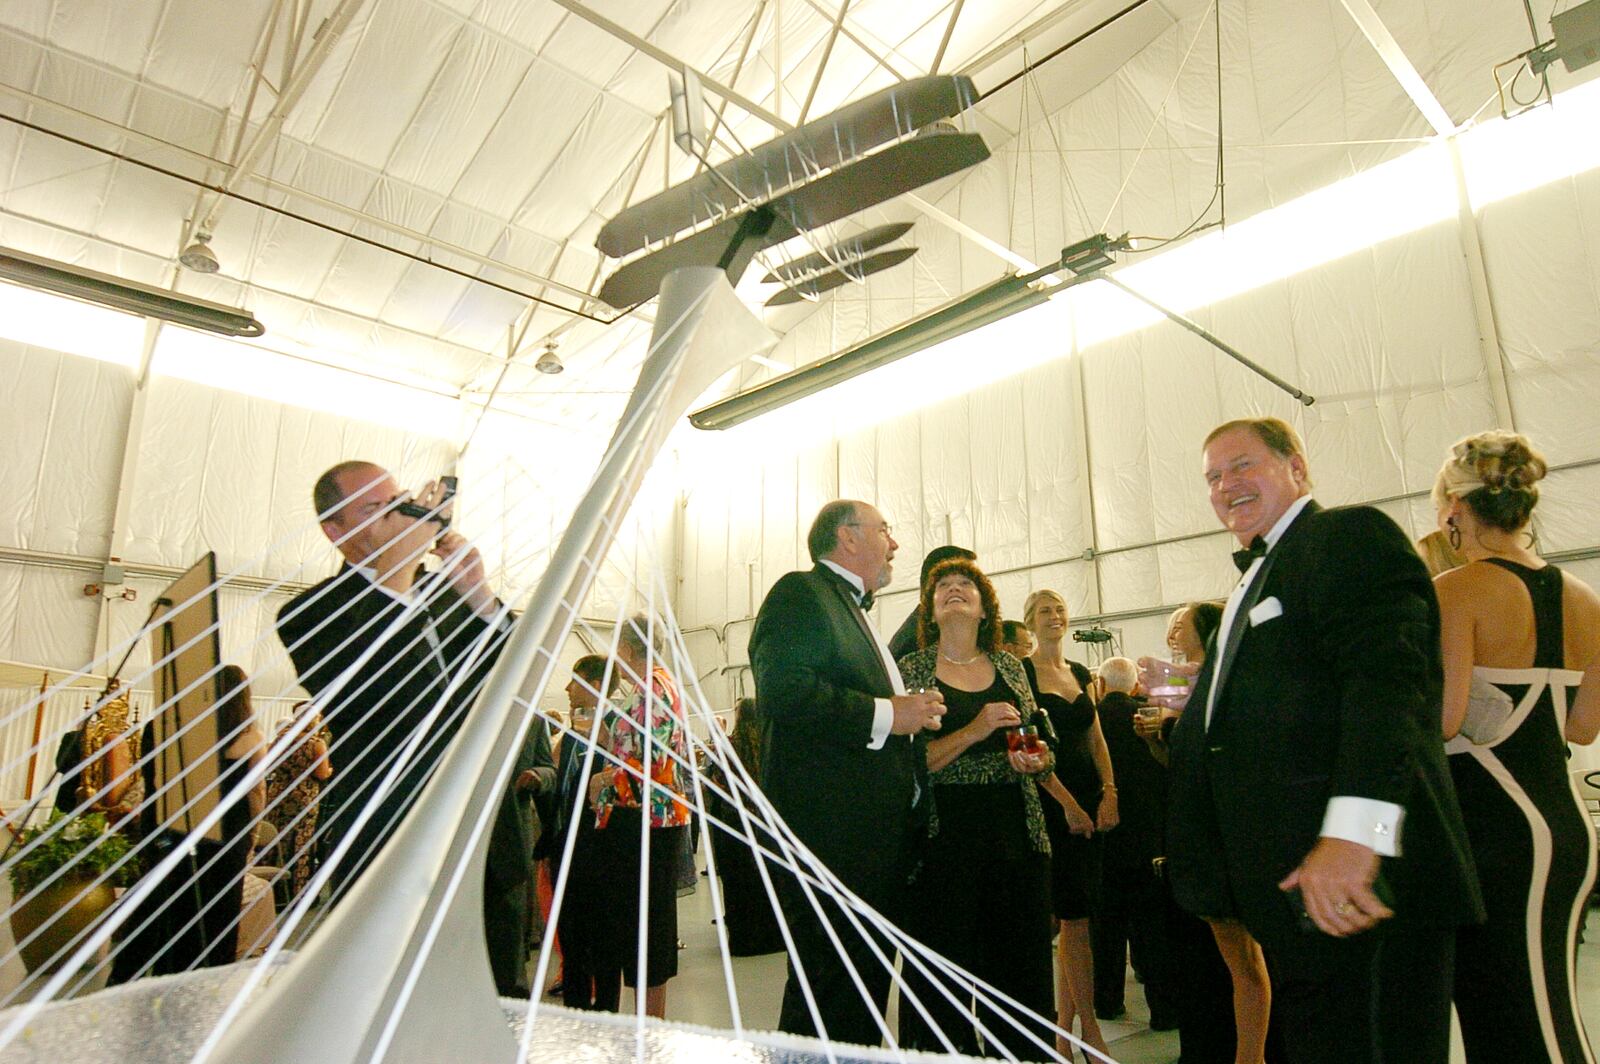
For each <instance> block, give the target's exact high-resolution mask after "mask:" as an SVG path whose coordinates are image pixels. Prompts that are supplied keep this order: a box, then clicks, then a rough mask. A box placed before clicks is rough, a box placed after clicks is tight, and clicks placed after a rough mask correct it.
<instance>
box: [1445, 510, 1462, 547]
mask: <svg viewBox="0 0 1600 1064" xmlns="http://www.w3.org/2000/svg"><path fill="white" fill-rule="evenodd" d="M1444 523H1445V524H1447V525H1449V526H1450V549H1451V550H1460V549H1461V529H1459V528H1457V527H1456V519H1455V517H1454V515H1452V516H1450V517H1447V518H1445V519H1444Z"/></svg>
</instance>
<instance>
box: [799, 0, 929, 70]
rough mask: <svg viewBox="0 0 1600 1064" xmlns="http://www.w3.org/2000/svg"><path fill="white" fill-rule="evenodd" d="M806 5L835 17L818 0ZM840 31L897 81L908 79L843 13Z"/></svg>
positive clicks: (820, 13)
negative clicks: (852, 25)
mask: <svg viewBox="0 0 1600 1064" xmlns="http://www.w3.org/2000/svg"><path fill="white" fill-rule="evenodd" d="M806 6H808V7H810V8H811V10H813V11H815V12H816V13H817V14H819V15H821V16H822V17H823V18H826V19H831V18H833V17H834V13H833V12H832V11H829V10H828V9H827V8H825V7H823V6H822V5H821V4H819V3H818V2H817V0H806ZM839 32H840V33H842V34H844V36H845V39H846V40H848V41H849V42H850V43H851V44H853V45H855V46H856V47H857V48H859V49H861V50H862V51H863V52H865V53H866V55H867V58H868V59H871V60H872V61H873V62H874V63H877V64H878V65H879V66H881V67H883V69H885V70H887V71H888V72H889V73H890V74H891V75H892V76H893V77H894V79H895V80H896V81H905V80H907V79H906V76H905V75H904V74H902V73H900V71H898V70H896V69H895V68H894V67H893V66H891V65H890V63H889V60H888V59H887V58H886V57H885V56H884V55H883V54H882V53H881V52H879V51H878V50H877V49H875V48H873V47H872V45H870V44H868V43H867V42H866V41H864V40H862V39H861V36H860V35H859V34H857V33H856V32H855V31H854V30H852V29H851V28H850V23H848V22H846V21H844V16H843V14H842V13H841V14H840V16H839Z"/></svg>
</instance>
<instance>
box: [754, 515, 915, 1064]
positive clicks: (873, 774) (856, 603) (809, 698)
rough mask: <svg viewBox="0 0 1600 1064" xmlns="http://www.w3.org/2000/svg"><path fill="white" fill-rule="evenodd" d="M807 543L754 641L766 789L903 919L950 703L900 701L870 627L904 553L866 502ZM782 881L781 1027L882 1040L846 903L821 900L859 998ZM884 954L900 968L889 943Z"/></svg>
mask: <svg viewBox="0 0 1600 1064" xmlns="http://www.w3.org/2000/svg"><path fill="white" fill-rule="evenodd" d="M806 547H807V549H808V551H809V552H810V554H811V559H812V561H813V562H815V563H816V565H815V567H814V568H812V569H810V570H806V571H801V572H793V573H789V574H787V575H785V576H783V577H782V578H780V579H779V580H778V582H777V583H776V584H774V585H773V587H772V590H771V591H769V592H768V593H767V597H766V600H765V601H764V602H763V603H762V604H761V611H760V613H759V614H758V616H757V617H756V623H755V627H754V629H752V631H751V633H750V664H751V667H752V670H753V671H754V674H755V686H756V700H757V702H758V703H759V704H760V705H761V710H762V715H763V716H764V717H765V718H766V721H767V728H768V731H767V735H766V737H765V743H764V749H763V753H762V764H761V786H762V790H763V791H765V792H766V795H767V797H768V798H770V799H771V801H772V804H773V805H774V806H775V807H776V808H777V810H778V812H779V814H781V815H782V817H783V819H784V820H785V821H786V822H787V823H788V825H789V826H790V828H792V829H793V830H794V833H795V834H796V835H797V836H798V837H799V838H800V841H801V842H803V843H804V844H805V845H806V847H807V848H808V849H810V850H811V852H812V853H814V854H816V856H817V857H818V858H819V859H820V860H821V861H822V862H823V863H824V864H826V865H827V866H828V868H829V869H830V870H831V871H832V872H833V873H834V874H835V875H836V876H838V877H839V879H840V880H841V881H842V882H843V883H844V885H845V886H846V887H848V888H849V889H850V890H851V891H852V892H853V893H855V894H856V895H857V896H859V897H860V898H861V899H862V900H864V901H866V902H867V904H869V905H871V906H872V907H873V908H874V909H876V910H877V911H878V912H880V913H883V914H885V915H886V916H888V917H889V918H890V919H895V918H896V917H897V915H898V913H899V911H900V908H901V906H902V905H903V904H904V902H905V893H906V882H907V878H908V876H909V875H910V873H911V872H912V870H913V866H914V863H915V860H916V856H917V850H916V846H917V840H918V839H920V838H921V837H922V836H923V834H925V831H926V823H927V811H928V803H927V799H928V795H929V790H928V784H927V766H926V763H925V761H924V760H923V755H922V751H921V748H920V747H919V746H918V745H917V743H916V742H915V736H916V735H917V733H918V732H921V731H922V730H923V729H925V728H927V729H937V728H938V727H939V719H940V717H942V716H943V715H944V704H943V698H942V696H941V695H940V694H939V693H938V692H937V691H931V692H916V693H912V694H908V693H906V689H905V684H904V682H903V681H902V680H901V677H900V670H899V668H898V666H896V664H895V661H894V658H893V657H891V656H890V653H889V649H888V647H887V646H886V645H885V643H884V641H883V638H882V637H881V636H880V635H879V634H878V633H877V631H876V630H875V629H873V627H872V625H871V622H870V621H869V620H868V618H867V611H868V610H870V609H871V607H872V594H873V592H875V591H877V590H879V589H880V588H882V587H884V586H885V585H886V584H888V582H889V578H890V575H891V573H892V571H893V566H892V563H893V560H894V553H895V550H896V548H897V547H898V544H896V543H895V540H894V536H893V534H892V532H891V530H890V527H889V523H888V522H887V521H885V520H884V517H883V515H882V514H881V513H879V512H878V511H877V509H876V508H875V507H873V506H871V505H869V504H867V503H864V502H856V501H852V500H849V499H839V500H835V501H834V502H830V503H828V504H827V505H826V506H824V507H823V508H822V510H821V512H819V513H818V514H817V517H816V520H815V521H814V522H813V523H812V525H811V531H810V533H809V534H808V535H807V537H806ZM773 871H776V869H773ZM776 878H777V880H778V887H779V902H780V905H781V908H782V914H783V918H784V920H785V921H786V922H787V924H788V926H789V929H790V933H791V934H792V936H793V939H794V946H795V948H794V951H793V952H791V954H790V957H789V979H788V983H787V985H786V986H785V987H784V992H783V1006H782V1012H781V1014H780V1016H779V1020H778V1026H779V1028H780V1029H782V1030H784V1031H788V1032H790V1033H793V1034H802V1035H813V1036H815V1035H819V1034H822V1033H823V1031H822V1030H819V1028H818V1024H817V1021H818V1020H820V1021H821V1026H822V1028H825V1030H826V1034H827V1037H829V1038H831V1039H833V1040H835V1041H844V1042H856V1043H861V1044H868V1045H876V1044H877V1043H878V1041H879V1040H880V1032H881V1029H882V1028H881V1026H880V1025H881V1023H882V1016H883V1010H884V1007H885V1005H886V1003H887V1001H888V992H889V982H890V976H889V971H888V969H887V968H886V966H885V965H884V963H883V962H882V961H880V960H879V959H878V958H877V957H876V956H874V953H873V949H872V946H871V944H870V943H869V942H868V941H867V940H866V939H865V938H863V937H862V936H861V935H860V934H858V933H857V932H856V931H855V930H854V928H852V927H851V925H850V923H849V921H848V920H846V919H845V918H844V916H843V914H842V913H841V912H840V910H839V908H838V906H837V905H836V904H835V903H833V902H832V901H828V900H824V897H825V895H824V893H823V892H817V898H818V902H819V904H820V905H821V907H822V912H823V913H824V914H826V919H827V921H828V923H829V924H831V925H832V927H833V929H834V932H835V933H836V934H837V935H838V936H839V940H840V942H841V944H842V946H843V953H844V954H845V955H847V956H848V957H849V960H850V963H851V964H852V965H853V966H854V967H855V969H856V972H857V973H858V974H859V976H860V978H861V980H862V983H863V984H864V985H865V986H866V988H867V994H866V995H863V994H862V992H861V991H860V990H859V989H857V987H856V984H855V981H854V980H853V979H852V978H851V976H850V972H849V970H848V968H847V967H846V965H845V961H844V959H843V957H842V956H841V953H840V950H839V949H838V948H836V947H835V946H834V944H833V941H832V939H831V938H830V937H829V936H828V934H827V931H826V929H825V928H824V927H823V924H822V920H821V918H820V917H819V916H818V913H817V910H816V909H814V908H813V907H812V904H811V902H810V900H809V899H807V898H806V896H805V895H804V893H803V892H802V891H801V890H800V888H799V886H798V884H797V883H796V882H795V880H794V879H793V878H792V877H791V876H789V875H780V876H777V877H776ZM878 947H879V949H881V950H882V951H883V952H884V954H885V956H887V957H888V958H889V959H890V960H892V959H893V956H894V951H893V950H892V949H890V948H888V947H887V946H886V945H885V944H884V943H883V942H882V941H880V942H879V943H878ZM805 986H809V988H810V990H811V996H812V1000H813V1001H814V1002H815V1006H816V1014H815V1015H813V1013H812V1010H811V1005H810V1004H809V1003H808V1001H807V999H806V995H805V992H804V990H803V987H805ZM869 999H870V1000H869Z"/></svg>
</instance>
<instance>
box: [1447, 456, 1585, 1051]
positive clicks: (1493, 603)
mask: <svg viewBox="0 0 1600 1064" xmlns="http://www.w3.org/2000/svg"><path fill="white" fill-rule="evenodd" d="M1545 471H1546V466H1545V462H1544V459H1543V458H1542V457H1540V455H1539V454H1538V453H1537V452H1535V451H1534V450H1533V448H1532V447H1531V446H1530V445H1529V443H1528V441H1527V440H1526V439H1525V438H1524V437H1522V436H1519V435H1517V434H1516V433H1512V432H1504V431H1499V430H1496V431H1492V432H1485V433H1481V434H1479V435H1477V436H1471V437H1468V438H1467V439H1464V440H1462V441H1461V442H1459V443H1457V444H1456V445H1455V447H1453V448H1452V449H1451V452H1450V456H1449V458H1448V459H1446V461H1445V464H1444V467H1443V468H1442V469H1441V470H1440V471H1439V478H1438V481H1437V482H1436V483H1435V485H1434V489H1433V501H1434V504H1435V506H1437V507H1438V513H1439V527H1440V530H1441V531H1443V532H1444V533H1445V535H1446V536H1447V537H1448V538H1449V540H1450V545H1451V546H1452V547H1454V548H1455V549H1456V550H1458V551H1460V552H1461V553H1462V554H1463V555H1464V556H1465V557H1466V559H1467V564H1465V565H1463V566H1461V567H1460V568H1458V569H1453V570H1451V571H1449V572H1447V573H1444V574H1442V575H1441V576H1439V577H1437V578H1436V579H1435V581H1434V587H1435V589H1436V590H1437V591H1438V594H1439V608H1440V613H1441V621H1442V626H1441V638H1442V641H1443V648H1444V722H1443V723H1444V736H1445V739H1446V740H1448V745H1447V746H1446V750H1447V751H1448V752H1449V754H1450V774H1451V776H1452V777H1453V778H1454V780H1455V785H1456V794H1457V795H1458V796H1459V798H1460V801H1461V813H1462V817H1463V819H1464V820H1465V822H1466V827H1467V837H1468V839H1469V840H1470V841H1471V843H1472V855H1473V858H1474V860H1475V861H1476V862H1477V866H1478V879H1479V882H1480V884H1481V885H1482V888H1483V900H1484V905H1485V908H1486V909H1487V910H1488V916H1489V918H1488V921H1487V922H1486V923H1484V924H1481V925H1479V926H1476V927H1466V928H1463V929H1462V930H1461V931H1460V932H1459V933H1458V935H1457V938H1456V977H1455V1002H1456V1011H1457V1013H1458V1014H1459V1015H1460V1018H1461V1033H1462V1038H1463V1041H1464V1042H1465V1045H1466V1050H1467V1059H1468V1060H1469V1061H1471V1062H1472V1064H1478V1062H1480V1061H1494V1062H1499V1061H1513V1060H1539V1061H1547V1060H1548V1061H1559V1062H1561V1064H1594V1061H1595V1054H1594V1050H1593V1049H1592V1048H1591V1046H1590V1044H1589V1041H1588V1038H1587V1036H1586V1035H1585V1033H1584V1028H1583V1018H1582V1016H1581V1015H1580V1014H1579V1011H1578V1004H1577V996H1576V994H1575V990H1576V987H1575V985H1574V982H1575V980H1574V975H1575V955H1576V950H1577V938H1578V931H1579V929H1580V927H1581V926H1582V922H1583V915H1584V912H1585V910H1586V908H1587V905H1588V898H1589V892H1590V890H1591V889H1592V888H1593V886H1594V879H1595V841H1594V830H1593V827H1592V825H1591V823H1590V820H1589V816H1588V813H1587V811H1586V810H1585V809H1584V807H1583V803H1582V801H1581V800H1580V799H1579V797H1578V794H1577V791H1576V790H1575V788H1574V787H1573V784H1572V780H1571V777H1570V775H1569V773H1568V767H1567V744H1568V743H1578V744H1587V743H1591V742H1593V741H1594V739H1595V736H1596V734H1597V733H1600V597H1597V596H1596V595H1595V593H1594V591H1592V590H1591V589H1590V588H1589V587H1588V585H1586V584H1584V583H1583V582H1582V581H1581V580H1578V579H1576V578H1575V577H1573V576H1571V575H1570V574H1567V573H1563V572H1561V571H1560V570H1559V569H1557V568H1556V567H1555V566H1553V565H1549V564H1547V563H1546V562H1545V561H1544V559H1542V558H1540V557H1539V556H1538V555H1537V554H1535V553H1534V551H1533V537H1532V536H1531V535H1529V534H1528V523H1529V521H1530V519H1531V518H1532V516H1533V509H1534V506H1535V504H1536V503H1537V502H1538V500H1539V489H1538V487H1537V484H1538V481H1539V480H1541V479H1542V478H1543V477H1544V475H1545Z"/></svg>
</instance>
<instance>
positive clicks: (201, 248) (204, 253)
mask: <svg viewBox="0 0 1600 1064" xmlns="http://www.w3.org/2000/svg"><path fill="white" fill-rule="evenodd" d="M178 262H180V263H181V264H182V265H183V268H184V269H186V270H193V271H194V272H195V273H216V272H217V271H218V270H220V269H222V263H220V262H218V261H217V256H216V254H215V253H214V252H213V251H212V250H211V236H210V234H208V233H197V234H196V235H195V238H194V240H193V242H191V243H190V244H189V246H188V247H186V248H184V249H183V251H181V252H180V253H179V254H178Z"/></svg>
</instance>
